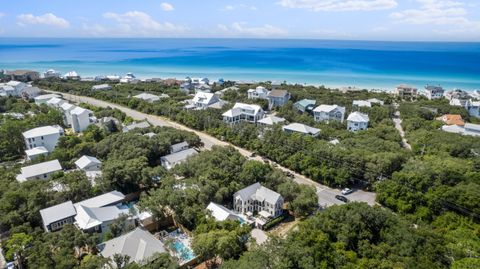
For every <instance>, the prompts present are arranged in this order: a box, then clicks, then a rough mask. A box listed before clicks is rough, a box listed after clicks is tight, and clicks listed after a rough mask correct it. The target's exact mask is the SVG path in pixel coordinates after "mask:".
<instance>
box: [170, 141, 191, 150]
mask: <svg viewBox="0 0 480 269" xmlns="http://www.w3.org/2000/svg"><path fill="white" fill-rule="evenodd" d="M188 148H189V145H188V143H187V142H186V141H183V142H180V143H177V144H173V145H171V146H170V153H175V152H179V151H182V150H186V149H188Z"/></svg>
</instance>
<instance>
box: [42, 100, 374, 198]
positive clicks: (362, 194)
mask: <svg viewBox="0 0 480 269" xmlns="http://www.w3.org/2000/svg"><path fill="white" fill-rule="evenodd" d="M47 92H51V93H58V94H61V95H63V98H64V99H66V100H69V101H71V102H74V103H87V104H90V105H93V106H97V107H112V108H117V109H119V110H121V111H123V112H124V113H125V114H127V115H128V116H130V117H132V118H133V119H135V120H147V121H148V122H150V123H151V124H153V125H156V126H166V127H173V128H176V129H180V130H185V131H189V132H193V133H195V134H196V135H198V136H199V137H200V139H201V141H202V142H203V144H204V147H205V148H206V149H211V148H212V146H214V145H219V146H233V147H234V148H236V149H237V150H238V151H239V152H240V153H241V154H242V155H243V156H245V157H247V158H250V159H254V160H258V161H262V158H261V157H260V156H256V157H253V158H252V157H250V156H251V155H252V152H251V151H248V150H246V149H243V148H240V147H237V146H234V145H232V144H230V143H227V142H224V141H221V140H219V139H217V138H215V137H213V136H210V135H208V134H206V133H203V132H200V131H197V130H194V129H191V128H188V127H186V126H184V125H182V124H179V123H176V122H173V121H171V120H169V119H167V118H164V117H160V116H156V115H150V114H145V113H142V112H139V111H136V110H133V109H130V108H127V107H124V106H120V105H117V104H113V103H110V102H106V101H102V100H98V99H95V98H91V97H86V96H78V95H72V94H67V93H60V92H53V91H47ZM270 163H271V164H275V163H273V162H272V161H270ZM275 166H276V167H277V168H279V169H281V170H283V171H285V172H290V173H292V174H293V175H294V178H293V180H295V182H297V183H299V184H306V185H311V186H314V187H315V188H316V190H317V195H318V203H319V205H320V206H322V207H327V206H331V205H334V204H343V202H342V201H339V200H337V199H336V198H335V195H341V191H340V190H338V189H332V188H330V187H328V186H325V185H322V184H319V183H317V182H315V181H313V180H311V179H309V178H307V177H305V176H303V175H301V174H298V173H295V172H294V171H292V170H290V169H287V168H285V167H283V166H280V165H279V164H275ZM346 197H347V198H348V199H349V200H350V201H358V202H366V203H368V204H369V205H375V204H376V203H375V198H376V194H375V193H373V192H366V191H363V190H354V192H353V193H351V194H349V195H346Z"/></svg>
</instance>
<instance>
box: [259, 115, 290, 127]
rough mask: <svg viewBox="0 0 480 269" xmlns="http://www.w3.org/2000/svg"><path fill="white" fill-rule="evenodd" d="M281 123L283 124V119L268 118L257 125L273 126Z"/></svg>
mask: <svg viewBox="0 0 480 269" xmlns="http://www.w3.org/2000/svg"><path fill="white" fill-rule="evenodd" d="M282 122H285V119H284V118H280V117H276V116H268V117H265V118H263V119H261V120H259V121H258V123H263V124H265V125H274V124H277V123H282Z"/></svg>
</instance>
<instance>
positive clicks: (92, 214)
mask: <svg viewBox="0 0 480 269" xmlns="http://www.w3.org/2000/svg"><path fill="white" fill-rule="evenodd" d="M76 209H77V216H76V217H75V220H76V223H77V225H78V227H79V228H80V229H82V230H87V229H91V228H93V227H95V226H98V225H100V224H102V223H103V222H107V221H112V220H114V219H117V218H118V217H119V216H120V215H121V214H127V213H128V208H126V209H124V210H122V209H120V208H118V207H116V206H105V207H87V206H83V205H80V206H76Z"/></svg>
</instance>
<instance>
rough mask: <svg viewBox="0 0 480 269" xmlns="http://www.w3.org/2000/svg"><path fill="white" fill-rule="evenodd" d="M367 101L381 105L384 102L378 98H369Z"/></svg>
mask: <svg viewBox="0 0 480 269" xmlns="http://www.w3.org/2000/svg"><path fill="white" fill-rule="evenodd" d="M367 102H370V104H371V105H373V104H378V105H381V106H383V104H384V102H383V101H382V100H380V99H377V98H370V99H368V100H367Z"/></svg>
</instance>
